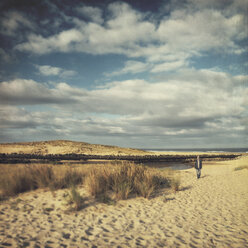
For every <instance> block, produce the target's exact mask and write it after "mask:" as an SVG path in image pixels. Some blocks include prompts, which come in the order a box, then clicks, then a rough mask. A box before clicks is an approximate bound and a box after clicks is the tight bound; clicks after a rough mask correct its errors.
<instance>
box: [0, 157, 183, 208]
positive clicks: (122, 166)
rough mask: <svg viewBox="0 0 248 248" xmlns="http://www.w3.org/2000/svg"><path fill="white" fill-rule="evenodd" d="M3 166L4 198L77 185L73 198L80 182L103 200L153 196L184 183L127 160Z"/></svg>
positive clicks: (1, 188) (168, 173)
mask: <svg viewBox="0 0 248 248" xmlns="http://www.w3.org/2000/svg"><path fill="white" fill-rule="evenodd" d="M0 169H1V175H0V194H1V198H2V199H3V198H5V197H10V196H15V195H17V194H19V193H23V192H27V191H31V190H36V189H42V188H47V189H50V190H51V191H55V190H58V189H65V188H70V189H73V190H72V195H73V198H76V197H75V196H76V191H75V188H76V187H77V186H78V187H81V186H82V187H85V188H86V189H87V192H88V194H89V196H91V197H93V198H96V199H98V200H99V199H102V200H103V201H105V200H106V199H112V200H125V199H128V198H129V197H136V196H141V197H144V198H150V197H151V196H152V194H154V193H155V192H156V191H157V190H159V189H161V188H165V187H166V188H172V189H174V190H178V189H179V184H180V182H179V180H178V179H177V178H176V177H175V176H174V173H173V171H170V170H164V171H160V170H158V169H154V168H149V167H147V166H144V165H137V164H134V163H131V162H126V161H122V162H119V163H118V162H116V163H109V164H105V165H96V166H85V165H83V166H77V167H71V166H66V165H45V164H31V165H21V164H20V165H1V168H0ZM77 197H78V196H77ZM78 198H79V197H78ZM78 205H79V204H78ZM77 208H78V209H79V207H77Z"/></svg>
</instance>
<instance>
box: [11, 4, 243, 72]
mask: <svg viewBox="0 0 248 248" xmlns="http://www.w3.org/2000/svg"><path fill="white" fill-rule="evenodd" d="M81 11H82V12H83V13H85V14H86V15H87V14H89V13H96V14H95V15H94V16H95V17H94V18H96V19H99V18H100V17H101V13H102V11H101V9H99V8H96V7H89V6H84V7H83V8H81ZM97 13H98V14H97ZM74 21H76V19H75V18H74ZM76 22H77V24H76V26H75V27H74V28H71V29H68V30H65V31H62V32H60V33H58V34H54V35H51V36H49V37H46V38H45V37H42V36H40V35H35V34H32V35H30V36H29V37H28V40H27V42H24V43H21V44H19V45H17V46H16V49H18V50H21V51H29V52H33V53H37V54H45V53H51V52H54V51H61V52H72V51H78V52H84V53H90V54H110V53H115V54H124V55H126V56H128V57H131V58H135V57H143V58H145V59H146V60H147V61H150V62H160V63H161V62H168V61H171V60H185V59H189V58H190V57H192V56H195V55H197V56H200V55H201V53H202V52H206V51H216V50H217V51H219V52H221V51H225V52H229V53H242V52H244V50H242V49H241V47H239V45H238V44H237V42H236V41H240V40H242V39H244V38H245V37H247V32H246V30H247V29H246V28H245V17H244V15H243V14H242V13H241V14H237V13H236V12H235V11H234V12H233V14H232V15H230V14H229V15H226V14H225V12H223V11H222V10H221V9H218V8H217V9H215V10H214V9H209V8H203V9H200V8H193V9H192V10H190V11H189V9H176V10H174V11H172V12H171V13H170V16H166V17H165V18H164V19H163V20H160V22H159V23H158V24H156V23H153V22H152V21H151V20H147V19H146V14H144V13H141V12H138V11H136V10H134V9H132V8H131V7H130V6H129V5H128V4H125V3H121V2H117V3H112V4H110V5H109V6H108V12H107V15H106V17H105V20H104V22H102V20H101V19H99V21H95V23H93V22H88V23H87V22H85V21H83V20H79V19H77V21H76ZM172 57H174V59H172ZM124 69H125V68H124ZM154 70H155V71H156V69H154ZM158 70H159V69H158Z"/></svg>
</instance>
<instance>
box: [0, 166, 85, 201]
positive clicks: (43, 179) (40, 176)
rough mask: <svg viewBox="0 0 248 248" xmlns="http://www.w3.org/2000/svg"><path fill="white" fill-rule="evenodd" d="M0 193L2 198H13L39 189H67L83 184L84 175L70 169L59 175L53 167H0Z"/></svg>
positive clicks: (61, 171) (62, 169)
mask: <svg viewBox="0 0 248 248" xmlns="http://www.w3.org/2000/svg"><path fill="white" fill-rule="evenodd" d="M0 169H1V174H0V191H1V195H2V196H14V195H17V194H19V193H23V192H26V191H30V190H35V189H39V188H46V187H48V188H50V189H51V190H56V189H63V188H69V187H71V186H72V185H77V184H80V183H82V182H83V178H84V174H83V173H81V172H79V171H76V170H75V169H74V170H73V169H70V168H61V170H60V172H59V173H56V171H57V169H55V166H53V165H44V164H37V165H17V166H13V165H7V168H3V165H1V168H0Z"/></svg>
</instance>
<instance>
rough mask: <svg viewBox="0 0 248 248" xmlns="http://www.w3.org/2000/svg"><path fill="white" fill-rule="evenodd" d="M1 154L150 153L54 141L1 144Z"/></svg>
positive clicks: (67, 141) (116, 147) (84, 143)
mask: <svg viewBox="0 0 248 248" xmlns="http://www.w3.org/2000/svg"><path fill="white" fill-rule="evenodd" d="M0 153H7V154H10V153H25V154H41V155H48V154H69V153H75V154H87V155H143V154H144V155H145V154H150V153H149V152H146V151H143V150H138V149H132V148H122V147H118V146H108V145H98V144H89V143H86V142H76V141H69V140H52V141H39V142H20V143H2V144H0Z"/></svg>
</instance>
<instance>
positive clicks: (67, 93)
mask: <svg viewBox="0 0 248 248" xmlns="http://www.w3.org/2000/svg"><path fill="white" fill-rule="evenodd" d="M72 93H74V95H71V94H72ZM77 94H80V96H83V95H84V91H83V90H80V89H77V90H75V89H72V88H71V87H70V86H69V85H67V84H65V83H59V84H57V85H56V86H55V88H49V87H48V85H47V84H42V83H37V82H35V81H33V80H25V79H16V80H13V81H9V82H1V83H0V104H4V105H38V104H67V103H72V102H76V101H77V100H76V99H75V97H76V96H77Z"/></svg>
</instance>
